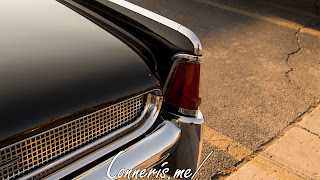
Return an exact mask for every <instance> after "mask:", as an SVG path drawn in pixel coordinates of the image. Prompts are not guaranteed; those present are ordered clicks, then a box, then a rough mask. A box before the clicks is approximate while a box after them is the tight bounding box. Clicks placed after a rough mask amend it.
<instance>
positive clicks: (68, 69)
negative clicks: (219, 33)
mask: <svg viewBox="0 0 320 180" xmlns="http://www.w3.org/2000/svg"><path fill="white" fill-rule="evenodd" d="M0 23H1V26H0V112H1V117H2V118H1V126H0V128H1V129H0V146H1V147H0V148H1V150H0V151H1V152H0V156H1V158H0V177H1V179H18V178H19V179H42V178H47V179H72V178H76V179H108V178H109V179H110V178H111V179H114V178H118V177H119V176H118V175H119V171H122V172H124V171H123V169H126V170H130V169H131V170H133V169H135V170H138V169H148V170H154V169H153V168H155V169H161V168H162V169H164V168H165V167H166V168H167V169H170V172H161V173H168V174H170V173H171V174H174V171H172V170H176V169H180V170H181V169H191V170H192V173H194V172H195V170H196V169H197V167H198V166H199V158H200V153H201V147H202V125H203V121H204V120H203V116H202V114H201V112H200V111H199V110H198V107H199V105H200V104H201V98H199V76H200V62H199V59H200V58H202V55H201V44H200V41H199V39H198V38H197V36H196V35H195V34H194V33H193V32H191V31H190V30H189V29H187V28H186V27H184V26H182V25H180V24H178V23H176V22H173V21H171V20H169V19H166V18H164V17H162V16H160V15H157V14H155V13H153V12H150V11H148V10H145V9H143V8H141V7H138V6H136V5H134V4H131V3H129V2H126V1H123V0H58V1H55V0H33V1H30V0H2V1H0ZM115 158H116V160H115ZM164 162H166V163H164ZM140 172H141V171H140ZM156 172H159V171H156Z"/></svg>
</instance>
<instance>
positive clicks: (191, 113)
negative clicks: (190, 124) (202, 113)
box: [178, 107, 199, 116]
mask: <svg viewBox="0 0 320 180" xmlns="http://www.w3.org/2000/svg"><path fill="white" fill-rule="evenodd" d="M198 111H199V110H198V109H197V110H189V109H184V108H180V107H179V109H178V112H179V113H181V114H184V115H188V116H198Z"/></svg>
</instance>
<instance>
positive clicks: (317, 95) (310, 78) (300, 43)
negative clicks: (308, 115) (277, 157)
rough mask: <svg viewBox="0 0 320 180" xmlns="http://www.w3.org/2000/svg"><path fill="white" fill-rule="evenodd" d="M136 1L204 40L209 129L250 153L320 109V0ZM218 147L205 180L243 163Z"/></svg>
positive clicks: (204, 93) (204, 108)
mask: <svg viewBox="0 0 320 180" xmlns="http://www.w3.org/2000/svg"><path fill="white" fill-rule="evenodd" d="M129 1H130V2H132V3H134V4H137V5H139V6H141V7H144V8H146V9H148V10H151V11H153V12H156V13H158V14H160V15H163V16H165V17H167V18H169V19H172V20H174V21H176V22H178V23H181V24H183V25H184V26H186V27H188V28H189V29H191V30H192V31H193V32H195V33H196V34H197V35H198V37H199V38H200V40H201V42H202V46H203V49H204V50H203V54H204V58H203V60H202V62H201V63H202V64H201V68H202V69H201V87H200V94H201V97H202V98H203V103H202V105H201V107H200V109H201V111H202V113H203V114H204V116H205V125H206V127H207V128H209V129H210V130H211V131H210V132H215V133H216V134H217V133H219V135H221V136H223V137H227V138H229V139H231V140H232V141H234V142H236V143H238V144H239V145H241V147H242V146H243V147H245V148H247V149H248V151H246V152H252V153H254V152H257V151H259V150H260V148H261V147H262V145H265V144H268V143H269V142H270V141H271V140H272V139H273V138H275V137H277V136H278V135H279V133H280V132H281V131H282V130H283V129H285V128H286V127H287V126H289V125H290V124H291V123H293V122H295V121H296V120H297V118H299V117H300V116H301V115H302V114H303V113H304V112H306V111H308V110H309V108H310V107H311V106H312V105H314V104H319V101H320V2H319V1H318V0H295V1H292V0H175V1H171V0H129ZM212 142H213V141H212V140H208V139H205V141H204V148H203V154H202V158H205V157H206V156H207V155H208V154H209V153H210V151H212V150H213V151H214V153H213V155H212V156H211V157H210V158H209V159H208V161H207V162H206V163H205V164H204V166H203V167H202V168H201V170H200V171H199V174H198V175H197V179H210V178H213V179H219V178H222V179H223V178H224V176H223V175H228V174H229V171H233V170H234V169H236V168H234V167H233V166H236V165H237V163H239V161H241V160H240V159H238V158H235V155H234V153H233V154H232V153H230V152H228V149H229V146H228V148H227V149H222V148H221V147H220V146H219V144H218V143H215V144H213V143H212ZM247 155H248V154H247ZM248 157H250V154H249V155H248ZM245 158H246V157H244V158H242V160H243V159H245ZM217 174H220V176H217Z"/></svg>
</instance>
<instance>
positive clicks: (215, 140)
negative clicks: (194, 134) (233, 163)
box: [204, 126, 252, 161]
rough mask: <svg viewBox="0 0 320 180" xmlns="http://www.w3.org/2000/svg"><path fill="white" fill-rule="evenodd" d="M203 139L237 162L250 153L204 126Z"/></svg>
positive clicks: (243, 147)
mask: <svg viewBox="0 0 320 180" xmlns="http://www.w3.org/2000/svg"><path fill="white" fill-rule="evenodd" d="M204 139H205V140H206V141H207V142H209V143H210V144H211V145H213V146H216V147H218V148H219V149H221V150H223V151H225V152H227V153H228V154H230V155H231V156H233V157H234V158H235V159H236V160H238V161H240V160H242V159H243V158H244V157H245V156H247V155H250V154H251V153H252V151H251V150H250V149H248V148H246V147H245V146H243V145H241V144H239V143H237V142H235V141H234V140H232V139H230V138H228V137H227V136H225V135H223V134H220V133H218V132H217V131H215V130H213V129H211V128H210V127H208V126H204Z"/></svg>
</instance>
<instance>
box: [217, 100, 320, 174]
mask: <svg viewBox="0 0 320 180" xmlns="http://www.w3.org/2000/svg"><path fill="white" fill-rule="evenodd" d="M319 105H320V101H319V102H317V103H316V104H312V105H310V106H309V107H308V108H307V109H306V111H304V112H303V113H301V114H300V115H299V116H298V117H297V118H295V119H294V121H292V122H290V123H289V124H288V126H286V127H285V128H283V129H282V130H281V131H280V132H279V133H277V134H276V135H275V136H274V137H272V138H271V139H270V140H269V141H267V142H265V143H262V144H261V145H260V146H259V147H258V149H257V150H255V151H253V152H252V153H251V154H249V155H247V156H245V157H244V158H243V159H242V160H241V161H239V162H237V163H236V164H234V165H233V166H231V167H230V168H231V170H230V168H229V169H223V170H221V171H220V172H224V171H228V173H226V174H224V173H220V172H219V173H217V174H214V175H213V176H212V178H213V179H219V177H221V176H222V177H226V176H230V175H232V174H233V173H235V172H236V171H237V170H238V169H240V168H241V167H243V166H244V165H245V164H247V163H250V162H251V161H252V160H253V159H254V158H255V157H257V156H259V155H260V154H262V153H263V152H264V151H265V150H266V149H267V148H268V147H270V146H271V145H273V144H274V143H276V142H277V141H278V140H279V139H280V138H282V137H283V136H284V135H285V134H286V133H287V132H288V131H290V130H291V129H292V128H294V127H297V126H298V122H300V121H301V120H302V119H303V118H304V117H305V116H307V115H309V114H310V113H311V112H313V111H314V110H315V109H316V108H317V107H318V106H319ZM318 137H319V136H318Z"/></svg>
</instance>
